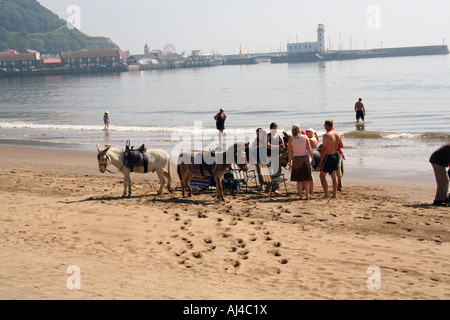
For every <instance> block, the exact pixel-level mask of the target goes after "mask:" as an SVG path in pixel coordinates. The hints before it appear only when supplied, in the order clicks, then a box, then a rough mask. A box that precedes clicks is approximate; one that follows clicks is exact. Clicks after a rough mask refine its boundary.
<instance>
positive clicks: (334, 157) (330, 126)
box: [319, 120, 344, 199]
mask: <svg viewBox="0 0 450 320" xmlns="http://www.w3.org/2000/svg"><path fill="white" fill-rule="evenodd" d="M325 130H326V131H327V133H326V134H325V135H324V136H323V138H322V139H323V144H322V150H321V152H320V165H319V169H320V182H321V183H322V188H323V191H324V192H325V197H324V198H329V193H328V183H327V179H326V176H327V173H328V174H330V175H331V180H332V182H333V197H332V198H333V199H337V189H338V178H337V171H338V169H339V152H338V148H339V147H340V148H343V147H344V144H343V143H342V136H341V134H340V133H338V132H336V131H335V130H334V123H333V120H327V121H325Z"/></svg>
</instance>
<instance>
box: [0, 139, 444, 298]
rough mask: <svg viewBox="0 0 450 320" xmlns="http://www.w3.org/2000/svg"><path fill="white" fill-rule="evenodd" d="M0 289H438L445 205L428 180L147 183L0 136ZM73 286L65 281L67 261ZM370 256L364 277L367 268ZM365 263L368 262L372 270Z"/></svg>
mask: <svg viewBox="0 0 450 320" xmlns="http://www.w3.org/2000/svg"><path fill="white" fill-rule="evenodd" d="M0 160H1V163H2V165H1V167H0V172H1V176H0V183H1V187H0V194H1V197H2V199H3V201H2V202H1V203H0V212H1V213H0V220H1V223H0V228H1V231H0V236H1V241H0V257H1V258H0V270H1V271H2V272H1V276H0V299H182V300H185V299H208V300H209V299H219V300H220V299H250V300H253V299H268V300H273V299H276V300H281V299H282V300H291V299H294V300H302V299H449V298H450V271H449V270H450V244H449V240H450V228H449V226H450V219H449V212H450V209H449V208H435V207H432V206H430V203H432V202H433V199H434V193H435V184H434V183H433V182H426V181H425V182H424V181H406V180H389V179H373V178H367V177H363V178H358V177H354V176H352V177H350V178H348V177H344V191H343V192H342V193H340V194H339V200H322V199H320V198H321V197H322V196H323V192H322V190H321V187H320V182H319V180H318V176H317V174H314V176H315V178H316V185H317V188H316V199H314V200H312V201H310V202H307V201H298V200H297V196H296V195H295V193H294V190H295V185H294V184H293V183H290V182H289V183H288V191H289V195H286V194H280V195H276V196H273V197H272V198H268V197H267V195H264V194H263V195H259V194H258V193H256V192H254V191H251V192H249V193H242V194H237V195H235V196H233V195H231V194H227V195H226V202H225V203H218V202H217V201H216V200H215V198H214V192H212V193H208V192H203V193H201V194H196V195H195V196H194V197H193V198H191V199H182V198H181V191H180V188H179V183H178V177H176V176H175V177H174V180H175V182H176V183H175V186H176V187H177V189H176V190H175V191H174V193H173V194H172V195H171V194H169V193H167V192H165V193H164V194H163V195H162V196H159V197H157V196H156V191H157V189H158V183H157V181H156V175H155V174H148V175H140V176H139V175H133V176H132V179H133V180H132V181H133V196H132V197H131V198H125V199H124V198H121V197H120V196H121V195H122V191H123V184H122V176H121V175H120V174H119V175H111V174H100V172H99V171H98V166H97V160H96V153H95V148H93V152H92V153H86V152H78V151H74V150H68V149H53V148H34V147H24V146H21V147H12V146H0ZM73 265H75V266H78V267H79V268H80V271H81V279H80V284H81V289H80V290H77V289H75V290H69V289H68V287H67V280H68V278H69V276H70V274H68V273H67V268H68V267H69V266H73ZM371 266H377V267H379V270H380V281H381V289H379V290H377V289H374V290H370V289H369V288H368V285H367V280H368V278H369V277H370V276H371V274H370V273H368V268H370V267H371ZM373 276H376V274H374V275H373Z"/></svg>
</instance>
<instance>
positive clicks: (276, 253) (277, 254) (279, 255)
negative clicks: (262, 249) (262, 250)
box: [269, 250, 281, 257]
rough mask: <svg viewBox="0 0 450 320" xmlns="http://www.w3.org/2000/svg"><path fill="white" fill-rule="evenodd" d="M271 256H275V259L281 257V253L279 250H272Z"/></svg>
mask: <svg viewBox="0 0 450 320" xmlns="http://www.w3.org/2000/svg"><path fill="white" fill-rule="evenodd" d="M269 254H273V255H274V256H275V257H281V252H280V251H278V250H271V251H269Z"/></svg>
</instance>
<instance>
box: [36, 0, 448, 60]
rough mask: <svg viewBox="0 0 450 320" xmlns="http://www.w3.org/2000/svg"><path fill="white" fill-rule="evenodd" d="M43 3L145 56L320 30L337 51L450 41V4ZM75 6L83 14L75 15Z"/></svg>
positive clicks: (253, 0) (254, 45) (249, 48)
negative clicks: (169, 49)
mask: <svg viewBox="0 0 450 320" xmlns="http://www.w3.org/2000/svg"><path fill="white" fill-rule="evenodd" d="M38 1H39V2H40V3H41V4H42V5H43V6H45V7H46V8H48V9H50V10H51V11H53V12H54V13H56V14H57V15H58V16H59V17H60V18H62V19H64V20H68V19H72V20H71V21H74V22H75V23H76V25H78V26H79V27H80V31H82V32H83V33H85V34H87V35H90V36H104V37H108V38H111V40H112V41H113V42H114V43H116V44H117V45H118V46H119V47H120V48H121V49H122V50H130V51H131V53H132V54H140V53H143V51H144V46H145V44H146V43H148V45H149V46H150V49H151V50H156V49H160V50H163V49H164V47H165V46H166V45H167V44H171V45H173V46H174V47H175V49H176V52H178V53H181V52H183V51H184V52H186V53H188V54H189V53H190V52H191V50H201V52H202V53H203V54H210V53H219V54H238V53H239V50H240V48H242V52H243V53H256V52H279V51H286V45H287V43H295V42H307V41H309V42H315V41H317V25H318V24H324V25H325V28H326V46H327V47H328V48H329V47H330V45H331V49H333V50H335V49H341V48H342V49H372V48H380V47H384V48H393V47H404V46H422V45H441V44H443V43H444V42H445V44H448V42H450V19H449V18H448V17H449V16H450V1H449V0H427V1H425V0H369V1H367V0H309V1H306V0H108V1H107V0H38ZM71 6H76V8H79V9H77V11H74V10H73V9H72V10H69V12H68V9H69V8H70V7H71ZM72 8H73V7H72ZM75 23H74V24H75Z"/></svg>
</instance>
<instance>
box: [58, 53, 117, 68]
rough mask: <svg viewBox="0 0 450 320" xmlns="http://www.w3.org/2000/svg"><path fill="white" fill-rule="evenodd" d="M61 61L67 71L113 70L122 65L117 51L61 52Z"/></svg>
mask: <svg viewBox="0 0 450 320" xmlns="http://www.w3.org/2000/svg"><path fill="white" fill-rule="evenodd" d="M61 60H62V64H63V66H64V67H65V68H68V69H74V68H77V69H78V68H100V67H103V68H115V67H118V66H119V65H120V64H122V56H121V55H120V52H119V50H118V49H106V50H96V51H74V52H61Z"/></svg>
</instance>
